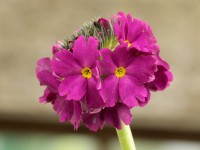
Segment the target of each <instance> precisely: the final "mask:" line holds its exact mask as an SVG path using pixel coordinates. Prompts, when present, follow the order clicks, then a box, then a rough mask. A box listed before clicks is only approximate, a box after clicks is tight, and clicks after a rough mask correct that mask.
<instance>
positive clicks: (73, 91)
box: [58, 75, 87, 100]
mask: <svg viewBox="0 0 200 150" xmlns="http://www.w3.org/2000/svg"><path fill="white" fill-rule="evenodd" d="M86 86H87V80H86V79H85V78H84V77H83V76H82V75H73V76H68V77H66V78H65V79H64V80H63V81H62V82H61V84H60V85H59V87H58V91H59V94H60V96H66V99H67V100H71V99H73V100H80V99H81V98H82V97H83V96H84V95H85V93H86Z"/></svg>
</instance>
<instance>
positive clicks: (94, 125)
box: [36, 12, 173, 131]
mask: <svg viewBox="0 0 200 150" xmlns="http://www.w3.org/2000/svg"><path fill="white" fill-rule="evenodd" d="M52 54H53V57H52V58H42V59H40V60H39V61H38V63H37V69H36V74H37V78H38V80H39V81H40V84H41V85H44V86H46V89H45V91H44V95H43V96H41V97H40V98H39V101H40V102H41V103H51V104H52V105H53V108H54V110H55V112H56V113H57V114H58V115H59V116H60V121H61V122H66V121H68V122H70V123H71V124H72V125H73V126H74V128H75V129H78V128H79V126H80V124H81V123H82V124H84V125H85V126H86V127H87V128H89V129H90V130H91V131H97V130H98V129H103V127H104V125H105V124H108V125H110V126H112V127H114V128H117V129H121V128H122V122H123V123H124V124H126V125H129V124H130V123H131V120H132V115H131V109H132V108H134V107H141V106H145V105H146V104H147V103H148V102H149V100H150V93H151V92H152V91H162V90H164V89H165V88H166V87H168V86H169V83H170V82H171V81H172V79H173V76H172V73H171V72H170V71H169V69H170V67H169V65H168V64H167V62H165V61H164V60H163V59H162V58H161V57H160V48H159V46H158V44H157V40H156V38H155V36H154V35H153V32H152V30H151V28H150V26H149V25H148V24H147V23H146V22H145V21H141V20H139V19H137V18H132V17H131V15H129V14H128V15H125V14H124V13H122V12H119V13H118V14H117V15H115V16H112V17H111V18H110V19H105V18H100V19H99V20H93V21H91V22H89V23H88V24H86V25H85V26H83V28H80V30H79V31H77V32H76V33H75V34H74V35H72V36H70V37H69V38H66V39H65V40H64V41H63V42H60V41H57V42H56V43H55V44H54V45H53V47H52Z"/></svg>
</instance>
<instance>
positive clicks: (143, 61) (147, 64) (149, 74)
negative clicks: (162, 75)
mask: <svg viewBox="0 0 200 150" xmlns="http://www.w3.org/2000/svg"><path fill="white" fill-rule="evenodd" d="M156 70H157V68H156V59H155V58H154V57H152V56H151V55H136V56H135V57H134V56H133V58H132V62H131V63H130V64H129V65H128V66H127V67H126V72H127V74H129V75H133V76H134V77H136V78H137V79H138V81H140V82H141V83H144V82H148V81H150V80H151V81H152V80H153V79H154V72H155V71H156Z"/></svg>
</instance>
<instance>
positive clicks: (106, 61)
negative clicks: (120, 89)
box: [98, 48, 117, 76]
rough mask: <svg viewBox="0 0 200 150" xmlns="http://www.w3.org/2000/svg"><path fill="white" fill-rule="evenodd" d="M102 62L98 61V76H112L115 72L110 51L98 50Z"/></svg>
mask: <svg viewBox="0 0 200 150" xmlns="http://www.w3.org/2000/svg"><path fill="white" fill-rule="evenodd" d="M100 53H101V57H102V60H99V61H98V67H99V71H100V75H104V76H106V75H109V74H113V73H114V72H115V70H116V68H117V67H116V65H115V63H114V62H113V59H112V51H111V50H110V49H106V48H104V49H101V50H100Z"/></svg>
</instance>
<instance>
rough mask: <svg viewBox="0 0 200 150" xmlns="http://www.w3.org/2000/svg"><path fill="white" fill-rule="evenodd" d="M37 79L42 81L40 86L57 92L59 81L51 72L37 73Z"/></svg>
mask: <svg viewBox="0 0 200 150" xmlns="http://www.w3.org/2000/svg"><path fill="white" fill-rule="evenodd" d="M37 78H38V80H39V81H40V85H46V86H48V87H49V88H50V89H51V90H52V91H54V92H56V91H57V88H58V85H59V83H60V82H59V81H58V80H57V79H56V77H55V76H54V75H53V74H52V73H51V72H49V71H47V70H44V71H41V72H38V73H37Z"/></svg>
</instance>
